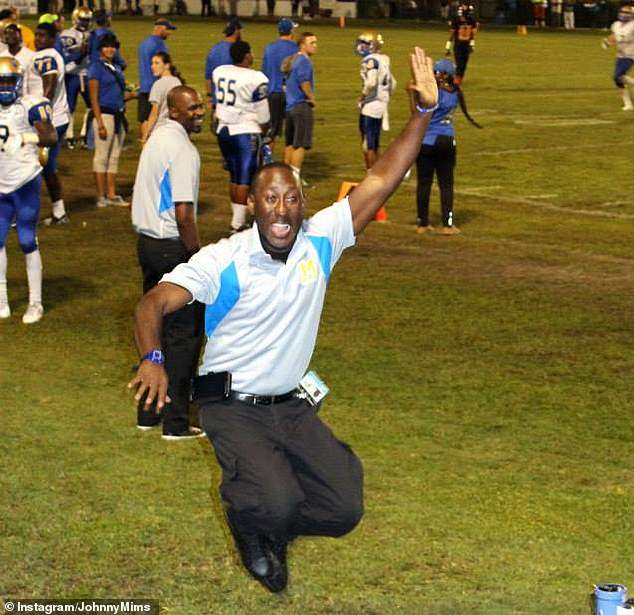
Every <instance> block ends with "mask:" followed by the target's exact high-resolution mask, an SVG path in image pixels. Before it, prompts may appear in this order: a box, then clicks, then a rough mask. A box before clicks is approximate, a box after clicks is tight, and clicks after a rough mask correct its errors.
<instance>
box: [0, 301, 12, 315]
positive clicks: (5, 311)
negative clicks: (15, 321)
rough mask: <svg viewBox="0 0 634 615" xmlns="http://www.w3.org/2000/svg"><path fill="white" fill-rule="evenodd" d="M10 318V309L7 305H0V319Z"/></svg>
mask: <svg viewBox="0 0 634 615" xmlns="http://www.w3.org/2000/svg"><path fill="white" fill-rule="evenodd" d="M9 316H11V308H10V307H9V304H8V303H0V318H9Z"/></svg>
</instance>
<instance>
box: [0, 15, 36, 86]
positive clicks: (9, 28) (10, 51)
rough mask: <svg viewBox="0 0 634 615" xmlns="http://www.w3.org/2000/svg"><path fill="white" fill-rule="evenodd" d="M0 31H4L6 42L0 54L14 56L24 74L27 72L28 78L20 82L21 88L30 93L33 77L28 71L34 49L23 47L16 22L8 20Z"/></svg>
mask: <svg viewBox="0 0 634 615" xmlns="http://www.w3.org/2000/svg"><path fill="white" fill-rule="evenodd" d="M2 32H3V33H4V38H5V41H6V42H7V49H6V50H5V51H3V52H0V56H7V57H12V58H15V59H16V60H17V61H18V62H19V63H20V66H21V67H22V70H23V71H24V72H25V76H26V75H27V74H28V75H29V79H25V80H24V83H23V84H22V89H23V91H24V93H25V94H30V93H31V90H33V89H34V88H35V84H34V83H33V81H34V79H35V77H34V76H32V74H31V73H30V72H29V68H30V66H31V63H32V62H33V57H34V56H35V51H31V50H30V49H29V48H28V47H25V46H24V44H23V41H22V27H21V26H19V25H18V24H17V23H14V22H9V23H8V24H6V25H5V27H4V28H3V30H2Z"/></svg>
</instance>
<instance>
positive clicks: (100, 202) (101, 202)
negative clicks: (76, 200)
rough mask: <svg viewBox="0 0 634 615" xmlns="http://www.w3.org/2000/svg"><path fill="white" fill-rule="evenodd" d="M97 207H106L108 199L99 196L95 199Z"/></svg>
mask: <svg viewBox="0 0 634 615" xmlns="http://www.w3.org/2000/svg"><path fill="white" fill-rule="evenodd" d="M95 205H96V206H97V207H108V199H107V198H106V197H105V196H100V197H98V198H97V200H96V201H95Z"/></svg>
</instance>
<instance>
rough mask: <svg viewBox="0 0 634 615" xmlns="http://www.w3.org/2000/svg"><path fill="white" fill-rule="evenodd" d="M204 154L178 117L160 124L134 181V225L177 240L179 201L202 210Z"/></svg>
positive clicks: (145, 232)
mask: <svg viewBox="0 0 634 615" xmlns="http://www.w3.org/2000/svg"><path fill="white" fill-rule="evenodd" d="M199 184H200V155H199V154H198V150H197V149H196V146H195V145H194V144H193V143H192V142H191V140H190V138H189V135H188V134H187V131H186V130H185V129H184V128H183V127H182V126H181V125H180V124H179V123H178V122H175V121H174V120H170V119H167V120H165V122H164V123H163V124H161V125H160V126H157V127H156V128H155V130H154V131H152V134H151V135H150V138H149V139H148V141H147V143H146V144H145V147H144V148H143V151H142V152H141V158H140V159H139V168H138V169H137V172H136V179H135V180H134V192H133V194H132V226H134V230H135V231H136V232H137V233H140V234H142V235H147V236H148V237H153V238H154V239H177V238H178V237H179V234H178V225H177V223H176V208H175V205H176V203H192V204H193V207H194V213H196V212H197V209H198V188H199Z"/></svg>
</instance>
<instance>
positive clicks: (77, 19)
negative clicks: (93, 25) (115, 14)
mask: <svg viewBox="0 0 634 615" xmlns="http://www.w3.org/2000/svg"><path fill="white" fill-rule="evenodd" d="M91 21H92V11H91V10H90V9H89V8H88V7H87V6H80V7H78V8H76V9H75V10H74V11H73V25H74V26H75V27H76V28H77V29H78V30H80V31H81V32H85V31H86V30H88V29H89V28H90V22H91Z"/></svg>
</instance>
